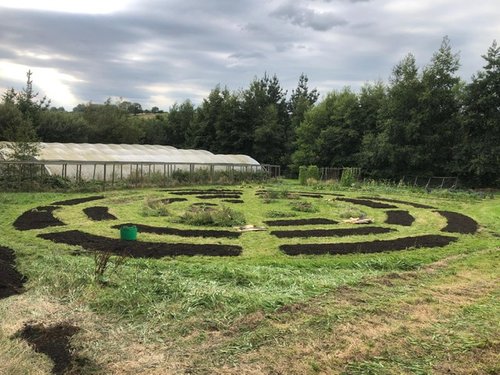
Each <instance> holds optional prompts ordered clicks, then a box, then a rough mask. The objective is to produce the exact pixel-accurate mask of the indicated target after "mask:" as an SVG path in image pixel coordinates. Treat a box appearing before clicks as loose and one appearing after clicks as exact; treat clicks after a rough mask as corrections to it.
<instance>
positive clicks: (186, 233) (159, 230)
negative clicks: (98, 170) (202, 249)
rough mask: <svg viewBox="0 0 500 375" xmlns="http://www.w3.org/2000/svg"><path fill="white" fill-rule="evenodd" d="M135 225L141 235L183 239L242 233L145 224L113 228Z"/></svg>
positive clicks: (225, 236) (116, 227) (129, 224)
mask: <svg viewBox="0 0 500 375" xmlns="http://www.w3.org/2000/svg"><path fill="white" fill-rule="evenodd" d="M124 225H126V226H131V225H135V226H136V227H137V230H138V231H139V232H141V233H154V234H167V235H174V236H181V237H219V238H238V237H239V236H241V233H238V232H231V231H229V230H201V229H200V230H198V229H176V228H166V227H154V226H150V225H143V224H134V223H128V224H120V225H115V226H113V227H112V228H115V229H120V227H122V226H124Z"/></svg>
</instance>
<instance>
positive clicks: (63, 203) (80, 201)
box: [52, 195, 104, 206]
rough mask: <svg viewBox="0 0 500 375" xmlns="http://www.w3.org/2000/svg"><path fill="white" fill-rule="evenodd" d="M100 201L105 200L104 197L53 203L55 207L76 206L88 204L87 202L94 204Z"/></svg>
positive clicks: (98, 196)
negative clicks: (93, 202)
mask: <svg viewBox="0 0 500 375" xmlns="http://www.w3.org/2000/svg"><path fill="white" fill-rule="evenodd" d="M99 199H104V196H102V195H95V196H93V197H86V198H75V199H68V200H65V201H58V202H54V203H52V205H55V206H74V205H76V204H80V203H86V202H92V201H96V200H99Z"/></svg>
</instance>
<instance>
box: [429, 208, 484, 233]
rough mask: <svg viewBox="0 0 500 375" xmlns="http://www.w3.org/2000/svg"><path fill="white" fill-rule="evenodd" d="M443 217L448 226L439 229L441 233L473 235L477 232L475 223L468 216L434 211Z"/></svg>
mask: <svg viewBox="0 0 500 375" xmlns="http://www.w3.org/2000/svg"><path fill="white" fill-rule="evenodd" d="M436 212H438V213H439V214H440V215H442V216H444V217H445V218H446V220H447V221H448V225H446V227H444V228H443V229H441V231H442V232H450V233H460V234H473V233H476V232H477V228H478V224H477V222H476V221H475V220H474V219H472V218H471V217H469V216H466V215H463V214H459V213H458V212H450V211H436Z"/></svg>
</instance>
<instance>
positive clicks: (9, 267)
mask: <svg viewBox="0 0 500 375" xmlns="http://www.w3.org/2000/svg"><path fill="white" fill-rule="evenodd" d="M15 262H16V255H15V253H14V250H12V249H9V248H7V247H3V246H0V299H3V298H7V297H10V296H13V295H15V294H20V293H22V292H23V284H24V282H25V281H26V278H25V277H24V276H23V275H22V274H20V273H19V272H18V271H17V270H16V265H15Z"/></svg>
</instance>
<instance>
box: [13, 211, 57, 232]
mask: <svg viewBox="0 0 500 375" xmlns="http://www.w3.org/2000/svg"><path fill="white" fill-rule="evenodd" d="M58 208H60V207H58V206H40V207H36V208H33V209H31V210H29V211H26V212H24V213H23V214H22V215H21V216H19V217H18V218H17V219H16V221H14V228H16V229H17V230H30V229H43V228H48V227H57V226H61V225H66V224H64V223H63V222H62V221H61V220H59V219H56V218H55V217H54V215H53V212H54V211H55V210H57V209H58Z"/></svg>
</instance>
